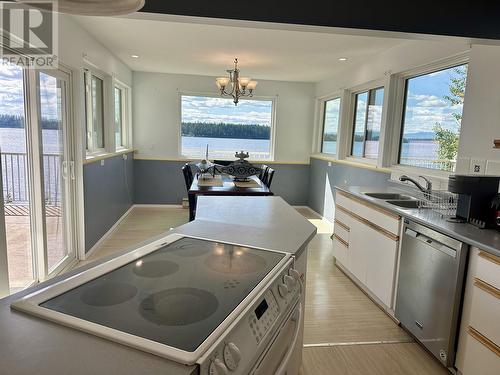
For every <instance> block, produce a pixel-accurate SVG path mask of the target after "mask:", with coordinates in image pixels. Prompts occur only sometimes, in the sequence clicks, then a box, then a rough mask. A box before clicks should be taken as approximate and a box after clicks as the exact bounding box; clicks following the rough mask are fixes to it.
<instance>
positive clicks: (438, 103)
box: [0, 65, 462, 133]
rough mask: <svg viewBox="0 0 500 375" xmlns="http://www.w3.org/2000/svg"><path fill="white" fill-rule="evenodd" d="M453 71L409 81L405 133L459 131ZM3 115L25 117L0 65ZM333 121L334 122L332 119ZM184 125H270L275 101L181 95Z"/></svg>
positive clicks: (15, 80)
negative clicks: (449, 97)
mask: <svg viewBox="0 0 500 375" xmlns="http://www.w3.org/2000/svg"><path fill="white" fill-rule="evenodd" d="M453 74H454V73H453V69H452V68H450V69H446V70H442V71H440V72H436V73H432V74H428V75H425V76H421V77H415V78H412V79H410V80H408V89H409V92H408V99H407V104H408V106H407V110H406V114H405V133H415V132H432V131H433V127H434V125H435V124H436V123H440V124H441V125H442V126H443V127H444V128H446V129H451V130H456V129H457V128H458V124H457V122H456V120H455V118H454V117H453V116H452V113H461V111H462V106H461V105H457V106H451V105H450V103H448V101H446V100H445V99H444V98H443V96H444V95H446V94H448V93H449V82H450V77H451V76H453ZM41 83H42V86H44V85H46V87H47V86H48V87H49V88H48V89H47V90H43V95H44V96H43V102H44V103H46V104H47V105H45V106H44V115H45V116H47V117H55V116H56V114H57V113H56V111H57V105H55V103H57V96H56V90H55V88H54V87H50V86H51V85H52V82H51V80H49V79H47V80H44V79H43V75H42V82H41ZM0 105H1V106H0V113H2V114H11V115H23V113H24V105H23V88H22V70H21V69H20V68H18V67H15V66H10V67H9V66H5V65H0ZM336 110H337V111H338V107H337V106H331V108H327V114H330V115H329V116H327V127H326V128H327V129H331V128H332V127H334V124H335V123H336V122H338V118H337V116H336V115H334V114H333V112H335V111H336ZM329 118H331V120H330V119H329ZM182 121H183V122H207V123H219V122H229V123H237V124H260V125H266V126H270V125H271V121H272V101H265V100H243V99H242V100H240V102H239V103H238V105H237V106H235V105H234V104H233V102H232V99H227V98H219V97H200V96H187V95H183V96H182Z"/></svg>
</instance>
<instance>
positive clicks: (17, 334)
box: [0, 197, 316, 375]
mask: <svg viewBox="0 0 500 375" xmlns="http://www.w3.org/2000/svg"><path fill="white" fill-rule="evenodd" d="M172 233H179V234H185V235H190V236H196V237H204V238H208V239H211V240H215V241H220V242H233V243H238V244H241V245H245V246H249V247H260V248H265V249H269V250H278V251H287V252H290V253H292V254H296V255H297V256H298V257H299V260H300V262H301V263H302V264H301V266H300V268H301V269H302V270H304V272H305V259H306V254H305V249H306V247H307V244H308V243H309V241H310V240H311V239H312V237H313V236H314V234H315V233H316V228H315V227H314V226H313V225H312V224H310V223H309V222H308V221H307V220H306V219H305V218H303V217H302V216H301V215H300V214H298V213H297V212H296V210H295V209H293V208H292V207H290V206H289V205H288V204H286V203H285V202H284V201H283V200H282V199H281V198H279V197H200V199H199V206H198V209H197V218H196V220H195V221H193V222H191V223H188V224H185V225H183V226H181V227H178V228H176V229H173V230H171V231H168V232H166V233H164V234H162V235H160V236H157V237H154V238H151V239H150V240H148V241H146V242H144V243H142V244H139V245H137V246H134V247H133V248H130V249H125V250H124V251H123V252H120V253H118V254H115V255H113V256H110V257H107V258H104V259H101V260H98V261H96V262H94V263H90V264H88V265H85V266H83V267H81V268H78V269H74V270H72V271H70V272H68V273H66V274H63V275H60V276H57V277H55V278H53V279H51V280H49V281H46V282H43V283H41V284H39V285H37V286H35V287H33V288H30V289H28V290H25V291H22V292H19V293H17V294H15V295H12V296H10V297H7V298H4V299H2V300H0V342H1V343H2V344H1V345H0V363H1V368H0V369H1V370H0V372H1V373H5V374H9V375H16V374H31V373H33V374H69V373H71V374H142V373H147V374H174V375H175V374H180V375H187V374H196V373H197V372H196V371H197V368H196V366H194V365H193V366H185V365H180V364H176V363H174V362H172V361H170V360H167V359H164V358H161V357H158V356H154V355H152V354H149V353H146V352H143V351H140V350H136V349H132V348H129V347H127V346H124V345H121V344H117V343H115V342H112V341H109V340H106V339H102V338H99V337H97V336H93V335H90V334H87V333H84V332H81V331H78V330H75V329H72V328H67V327H65V326H62V325H59V324H55V323H51V322H49V321H47V320H43V319H39V318H36V317H34V316H31V315H28V314H25V313H22V312H18V311H16V310H13V309H11V307H10V304H11V302H12V301H14V300H17V299H18V298H20V297H22V296H25V295H27V294H29V293H31V292H33V291H36V290H41V289H43V288H45V287H47V286H49V285H52V284H55V283H57V282H59V281H61V280H64V279H67V278H70V277H71V276H74V275H77V274H79V273H81V272H82V271H84V270H87V269H91V268H93V267H96V266H97V265H99V264H102V263H104V262H106V261H108V260H109V259H112V258H115V257H119V256H120V255H122V254H125V253H128V252H130V251H133V250H134V249H136V248H137V247H141V246H143V245H145V244H147V243H150V242H153V241H157V240H158V239H160V238H162V237H163V236H167V235H170V234H172ZM299 255H300V256H299ZM297 269H299V267H297Z"/></svg>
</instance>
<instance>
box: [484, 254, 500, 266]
mask: <svg viewBox="0 0 500 375" xmlns="http://www.w3.org/2000/svg"><path fill="white" fill-rule="evenodd" d="M479 256H480V257H481V258H483V259H486V260H489V261H490V262H493V263H495V264H498V265H499V266H500V258H499V257H497V256H495V255H493V254H490V253H486V252H484V251H480V252H479Z"/></svg>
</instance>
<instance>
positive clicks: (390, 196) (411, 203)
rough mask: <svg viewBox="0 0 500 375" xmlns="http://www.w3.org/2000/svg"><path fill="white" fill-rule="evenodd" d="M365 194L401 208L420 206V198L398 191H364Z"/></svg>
mask: <svg viewBox="0 0 500 375" xmlns="http://www.w3.org/2000/svg"><path fill="white" fill-rule="evenodd" d="M364 195H366V196H368V197H371V198H375V199H382V200H384V201H386V202H387V203H389V204H392V205H394V206H398V207H401V208H407V209H416V208H420V204H419V200H418V199H416V198H414V197H411V196H409V195H404V194H398V193H364Z"/></svg>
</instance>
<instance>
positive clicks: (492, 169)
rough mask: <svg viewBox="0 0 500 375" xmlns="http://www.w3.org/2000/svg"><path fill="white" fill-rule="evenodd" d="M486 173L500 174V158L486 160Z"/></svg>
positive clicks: (491, 174)
mask: <svg viewBox="0 0 500 375" xmlns="http://www.w3.org/2000/svg"><path fill="white" fill-rule="evenodd" d="M486 174H487V175H490V176H500V160H488V161H487V162H486Z"/></svg>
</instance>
